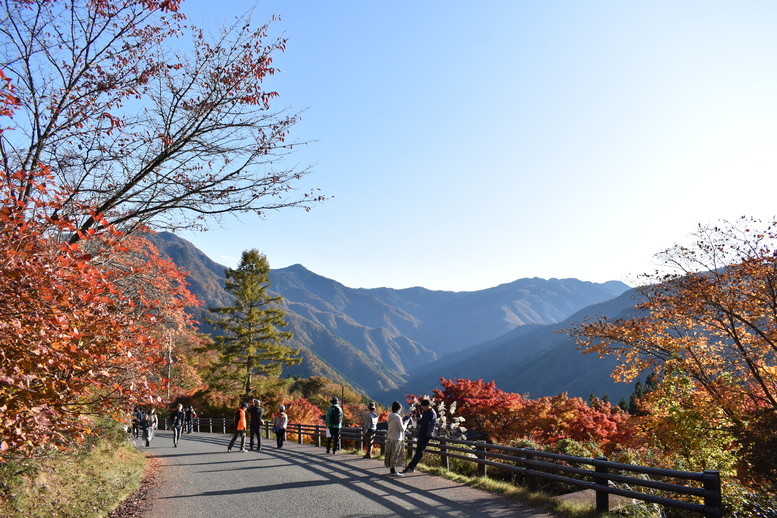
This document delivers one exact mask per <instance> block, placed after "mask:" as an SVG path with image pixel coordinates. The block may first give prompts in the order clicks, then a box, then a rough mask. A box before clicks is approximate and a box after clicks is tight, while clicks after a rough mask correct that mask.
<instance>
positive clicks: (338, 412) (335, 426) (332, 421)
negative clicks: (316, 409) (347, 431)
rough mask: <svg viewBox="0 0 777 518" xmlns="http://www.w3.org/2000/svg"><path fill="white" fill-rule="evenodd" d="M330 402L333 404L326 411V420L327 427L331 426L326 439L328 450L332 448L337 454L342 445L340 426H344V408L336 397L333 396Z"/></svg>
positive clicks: (333, 452)
mask: <svg viewBox="0 0 777 518" xmlns="http://www.w3.org/2000/svg"><path fill="white" fill-rule="evenodd" d="M330 402H331V403H332V406H330V407H329V409H328V410H327V411H326V419H325V421H324V422H325V423H326V426H327V428H329V437H327V439H326V452H327V453H329V451H330V450H331V451H332V454H335V453H337V449H338V448H339V446H340V428H341V427H342V426H343V409H342V408H340V400H339V399H337V398H336V397H333V398H332V400H331V401H330ZM333 443H334V444H333ZM330 446H331V448H330Z"/></svg>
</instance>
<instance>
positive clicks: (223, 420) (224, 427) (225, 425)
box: [221, 417, 227, 434]
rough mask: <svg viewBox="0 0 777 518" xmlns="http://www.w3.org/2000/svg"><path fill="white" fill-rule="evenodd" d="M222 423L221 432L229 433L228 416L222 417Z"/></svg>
mask: <svg viewBox="0 0 777 518" xmlns="http://www.w3.org/2000/svg"><path fill="white" fill-rule="evenodd" d="M221 425H222V429H221V430H222V431H221V433H223V434H226V433H227V418H226V417H222V418H221Z"/></svg>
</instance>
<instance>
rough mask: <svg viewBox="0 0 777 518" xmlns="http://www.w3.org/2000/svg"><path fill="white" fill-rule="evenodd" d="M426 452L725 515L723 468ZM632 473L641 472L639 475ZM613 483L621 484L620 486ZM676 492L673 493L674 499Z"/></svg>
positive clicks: (319, 431) (354, 435)
mask: <svg viewBox="0 0 777 518" xmlns="http://www.w3.org/2000/svg"><path fill="white" fill-rule="evenodd" d="M162 422H163V427H164V429H167V426H168V423H167V421H166V420H164V421H162ZM160 424H161V423H160ZM193 428H194V430H195V431H197V432H206V433H222V434H226V433H233V429H232V428H233V422H232V419H225V418H202V417H198V418H196V419H195V420H194V426H193ZM262 431H263V433H264V434H265V436H266V437H267V438H270V434H271V432H272V425H271V424H270V422H269V420H268V421H266V422H265V424H264V427H263V430H262ZM286 435H287V440H290V441H297V442H299V443H300V444H302V443H303V442H304V437H306V436H307V437H310V442H311V443H312V444H314V445H316V446H319V447H320V446H321V445H322V443H323V442H325V440H326V427H325V426H323V425H307V424H301V423H289V425H288V426H287V428H286ZM385 439H386V432H385V430H378V431H377V432H376V433H375V436H374V444H376V445H383V444H384V443H385ZM340 441H341V442H344V441H346V442H347V441H350V442H352V443H354V445H355V446H356V447H357V448H358V449H359V450H361V449H362V448H363V447H364V438H363V436H362V430H361V428H343V429H342V430H341V431H340ZM415 444H416V440H415V439H414V438H412V437H409V436H408V439H407V448H408V455H409V456H412V455H413V451H414V449H415ZM425 453H429V454H437V455H439V456H440V463H441V464H442V465H443V466H444V467H445V468H450V460H451V459H459V460H462V461H465V462H473V463H475V464H477V466H478V473H479V474H480V475H481V476H486V475H487V472H488V468H489V467H491V468H498V469H500V470H506V471H508V472H512V473H517V474H520V475H521V476H522V477H523V482H524V483H525V484H526V485H527V486H528V488H529V489H530V490H534V491H536V490H537V489H538V488H539V480H540V479H545V480H551V481H555V482H561V483H564V484H570V485H572V486H577V487H581V488H584V489H592V490H594V491H595V492H596V510H597V512H607V511H609V510H610V504H609V495H619V496H623V497H627V498H633V499H636V500H642V501H645V502H652V503H656V504H659V505H663V506H666V507H674V508H678V509H685V510H687V511H693V512H696V513H699V514H701V515H702V516H705V517H708V518H720V517H721V516H722V515H723V504H722V494H721V484H720V472H718V471H704V472H702V473H696V472H689V471H675V470H668V469H659V468H649V467H646V466H637V465H634V464H621V463H616V462H610V461H608V460H607V459H606V458H605V457H596V458H585V457H573V456H569V455H561V454H558V453H548V452H543V451H539V450H534V449H531V448H513V447H510V446H502V445H498V444H490V443H486V442H483V441H463V440H457V439H448V438H443V437H435V438H433V439H432V441H431V442H430V443H429V445H428V447H427V449H426V450H425ZM581 466H590V467H591V468H589V469H586V468H584V467H581ZM559 473H561V474H559ZM630 474H636V476H631V475H630ZM640 475H641V477H640ZM650 477H660V478H662V479H669V480H673V481H685V482H690V483H696V484H697V486H691V485H686V484H681V483H674V482H661V481H659V480H653V479H652V478H650ZM613 484H620V486H618V485H613ZM629 488H645V489H652V490H655V491H661V492H663V493H665V494H668V495H670V496H658V495H656V494H651V493H645V492H640V491H635V490H633V489H629ZM677 495H679V496H688V497H691V498H692V499H696V501H688V500H680V499H678V496H677ZM673 496H674V498H672V497H673Z"/></svg>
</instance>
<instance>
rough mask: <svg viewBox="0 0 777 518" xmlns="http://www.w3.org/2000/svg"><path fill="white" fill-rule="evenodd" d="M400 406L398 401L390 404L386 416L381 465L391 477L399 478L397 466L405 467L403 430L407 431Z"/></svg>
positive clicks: (405, 420)
mask: <svg viewBox="0 0 777 518" xmlns="http://www.w3.org/2000/svg"><path fill="white" fill-rule="evenodd" d="M401 410H402V405H401V404H400V403H399V401H394V402H393V403H392V404H391V413H390V414H389V416H388V432H387V434H386V446H385V451H384V452H383V456H384V461H383V463H384V464H385V465H386V467H387V468H389V469H390V470H391V471H390V473H391V476H394V477H401V476H402V474H401V473H399V472H398V471H397V466H404V465H405V429H407V422H408V420H407V418H406V419H402V416H401V415H400V411H401Z"/></svg>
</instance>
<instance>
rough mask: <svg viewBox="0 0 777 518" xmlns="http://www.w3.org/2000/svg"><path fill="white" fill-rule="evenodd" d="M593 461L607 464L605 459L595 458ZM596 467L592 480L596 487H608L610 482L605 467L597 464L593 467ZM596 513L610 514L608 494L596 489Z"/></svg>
mask: <svg viewBox="0 0 777 518" xmlns="http://www.w3.org/2000/svg"><path fill="white" fill-rule="evenodd" d="M595 460H600V461H603V462H607V457H596V459H595ZM594 466H595V467H596V473H595V475H594V479H595V480H596V485H597V486H609V485H610V480H609V479H608V477H607V466H601V465H599V464H595V465H594ZM596 512H597V513H608V512H610V493H608V492H607V491H604V490H602V489H599V488H598V487H597V488H596Z"/></svg>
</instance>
